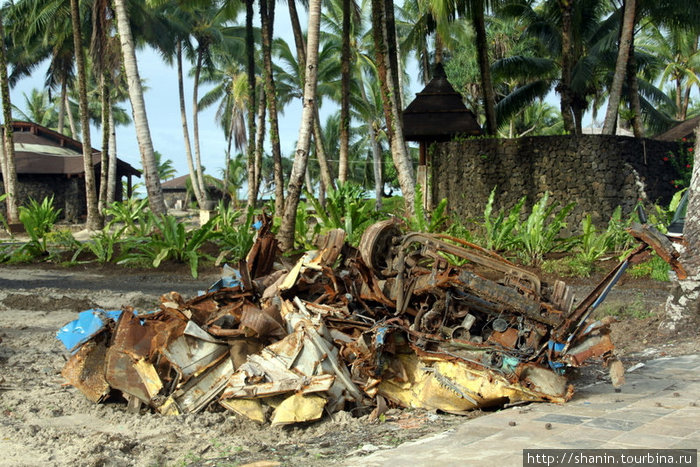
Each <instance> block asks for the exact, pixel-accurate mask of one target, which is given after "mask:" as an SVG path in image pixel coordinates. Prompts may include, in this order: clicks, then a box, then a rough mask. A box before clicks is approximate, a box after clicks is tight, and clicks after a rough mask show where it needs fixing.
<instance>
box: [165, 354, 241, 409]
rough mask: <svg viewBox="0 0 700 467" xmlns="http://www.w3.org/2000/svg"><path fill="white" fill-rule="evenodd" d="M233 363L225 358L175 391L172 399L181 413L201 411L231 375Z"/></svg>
mask: <svg viewBox="0 0 700 467" xmlns="http://www.w3.org/2000/svg"><path fill="white" fill-rule="evenodd" d="M233 371H234V370H233V362H231V359H229V358H225V359H224V360H222V361H221V363H219V364H218V365H217V366H215V367H213V368H210V369H209V370H207V372H206V373H204V374H203V375H202V376H201V377H199V378H192V379H191V380H190V381H188V382H187V383H185V385H184V386H183V387H182V388H180V389H178V390H177V391H175V393H174V394H173V398H174V399H175V402H176V403H177V406H178V408H179V409H180V411H181V412H182V413H194V412H198V411H200V410H202V409H203V408H204V407H206V406H207V405H208V404H209V403H210V402H211V401H212V400H214V399H215V398H216V397H217V396H218V395H219V394H220V393H221V391H223V390H224V387H225V386H226V382H227V381H228V379H229V378H230V377H231V375H232V374H233Z"/></svg>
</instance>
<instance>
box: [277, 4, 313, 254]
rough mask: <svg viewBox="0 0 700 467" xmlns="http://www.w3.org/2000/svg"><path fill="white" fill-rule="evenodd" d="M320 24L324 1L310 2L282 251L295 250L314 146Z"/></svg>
mask: <svg viewBox="0 0 700 467" xmlns="http://www.w3.org/2000/svg"><path fill="white" fill-rule="evenodd" d="M320 25H321V0H311V1H310V2H309V26H308V29H307V39H308V42H307V46H306V47H307V48H306V74H305V79H304V107H303V110H302V114H301V126H300V127H299V139H298V140H297V149H296V152H295V153H294V165H293V166H292V173H291V175H290V176H289V186H288V187H287V203H286V205H285V210H284V217H283V218H282V225H281V226H280V230H279V234H278V237H279V240H280V248H281V249H282V251H290V250H291V249H292V248H293V247H294V226H295V224H296V213H297V206H298V205H299V197H300V195H301V187H302V185H303V183H304V175H305V174H306V165H307V162H308V156H309V145H310V144H311V132H312V130H313V128H312V126H313V119H314V113H315V108H316V106H315V105H314V103H315V101H316V77H317V70H318V63H319V62H318V44H319V29H320Z"/></svg>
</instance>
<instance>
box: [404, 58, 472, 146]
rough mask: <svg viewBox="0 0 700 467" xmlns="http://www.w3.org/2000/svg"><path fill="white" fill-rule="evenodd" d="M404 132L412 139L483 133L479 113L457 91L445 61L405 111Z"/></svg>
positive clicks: (449, 137) (421, 139) (429, 139)
mask: <svg viewBox="0 0 700 467" xmlns="http://www.w3.org/2000/svg"><path fill="white" fill-rule="evenodd" d="M403 133H404V138H405V139H406V140H408V141H447V140H450V139H452V138H454V137H455V136H457V135H472V136H477V135H480V134H481V133H482V131H481V127H480V126H479V123H478V122H477V120H476V116H475V115H474V114H473V113H472V111H471V110H469V109H467V107H466V106H465V105H464V102H463V100H462V95H461V94H460V93H458V92H457V91H455V89H454V88H453V87H452V85H451V84H450V82H449V81H447V75H446V74H445V70H444V68H443V67H442V64H441V63H438V64H437V65H436V66H435V72H434V76H433V79H432V80H430V82H429V83H428V84H427V85H426V86H425V88H424V89H423V90H422V91H421V92H419V93H417V94H416V98H415V99H414V100H413V102H411V103H410V104H409V105H408V107H406V109H405V110H404V111H403Z"/></svg>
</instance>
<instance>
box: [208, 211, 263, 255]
mask: <svg viewBox="0 0 700 467" xmlns="http://www.w3.org/2000/svg"><path fill="white" fill-rule="evenodd" d="M228 209H230V208H228ZM221 212H222V211H221V210H220V211H219V218H218V220H217V218H214V219H213V221H214V223H215V224H216V225H217V226H218V231H217V232H216V234H215V236H214V240H215V241H216V242H217V243H218V244H219V247H220V248H221V252H220V253H219V256H218V258H217V259H216V264H217V265H219V264H221V263H222V262H224V261H232V262H236V261H239V260H241V259H243V258H245V256H246V255H247V254H248V251H249V250H250V248H251V247H252V246H253V241H254V239H255V230H253V227H252V226H253V219H254V210H253V209H252V208H248V212H247V214H246V217H245V220H244V221H243V222H241V223H240V224H238V225H236V224H237V223H236V220H237V219H238V218H239V217H240V215H241V211H228V212H227V213H226V214H224V215H223V216H222V214H221Z"/></svg>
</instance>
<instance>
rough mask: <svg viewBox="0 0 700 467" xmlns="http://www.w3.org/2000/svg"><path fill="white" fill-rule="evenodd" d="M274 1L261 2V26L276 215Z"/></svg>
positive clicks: (278, 158) (280, 191) (279, 185)
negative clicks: (273, 60) (273, 57)
mask: <svg viewBox="0 0 700 467" xmlns="http://www.w3.org/2000/svg"><path fill="white" fill-rule="evenodd" d="M274 4H275V2H274V0H260V24H261V28H262V50H263V62H264V71H265V97H266V100H267V109H268V120H269V122H270V143H271V146H272V160H273V163H274V166H275V169H274V172H275V173H274V176H275V215H277V216H282V215H283V213H284V173H283V172H282V151H281V150H280V135H279V123H278V119H277V91H276V89H275V80H274V77H273V74H272V25H273V23H274Z"/></svg>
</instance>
